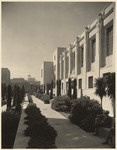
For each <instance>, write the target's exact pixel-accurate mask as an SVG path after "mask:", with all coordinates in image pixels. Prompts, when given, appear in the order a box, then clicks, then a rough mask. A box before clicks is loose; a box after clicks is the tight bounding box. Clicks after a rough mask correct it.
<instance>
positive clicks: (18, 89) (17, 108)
mask: <svg viewBox="0 0 117 150" xmlns="http://www.w3.org/2000/svg"><path fill="white" fill-rule="evenodd" d="M20 104H21V93H20V87H19V86H17V102H16V110H17V111H20V110H21V105H20Z"/></svg>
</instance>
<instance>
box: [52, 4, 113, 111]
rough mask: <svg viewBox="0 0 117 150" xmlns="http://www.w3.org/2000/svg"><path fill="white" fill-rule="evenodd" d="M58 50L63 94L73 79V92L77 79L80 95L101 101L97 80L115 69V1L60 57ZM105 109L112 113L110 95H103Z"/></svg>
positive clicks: (56, 57)
mask: <svg viewBox="0 0 117 150" xmlns="http://www.w3.org/2000/svg"><path fill="white" fill-rule="evenodd" d="M57 52H58V51H55V52H54V54H53V63H54V76H55V81H57V80H58V79H61V94H67V91H68V79H69V78H70V79H71V87H72V91H73V81H74V79H76V80H77V97H81V93H82V94H83V95H86V96H89V97H91V98H92V99H96V100H99V101H100V98H99V97H98V96H96V95H95V94H94V92H95V87H94V83H95V79H96V78H99V77H103V76H106V75H108V73H109V72H115V3H109V5H108V6H107V7H106V8H104V9H103V10H102V11H101V12H100V14H99V15H98V16H97V17H96V18H95V19H94V20H93V21H92V22H91V23H90V24H89V25H88V26H87V27H86V28H85V30H84V32H82V33H81V34H80V35H78V37H77V38H76V41H74V42H73V43H72V44H70V46H69V47H68V48H66V49H65V50H64V51H61V52H62V53H61V54H60V56H59V55H58V53H57ZM56 90H57V89H56V88H55V91H56ZM55 93H57V92H55ZM72 94H73V93H72ZM103 108H104V109H106V110H110V112H111V114H112V112H113V111H112V105H111V100H110V98H109V97H104V98H103Z"/></svg>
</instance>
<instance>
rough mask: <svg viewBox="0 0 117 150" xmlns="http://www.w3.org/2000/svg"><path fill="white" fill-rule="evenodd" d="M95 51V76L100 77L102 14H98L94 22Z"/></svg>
mask: <svg viewBox="0 0 117 150" xmlns="http://www.w3.org/2000/svg"><path fill="white" fill-rule="evenodd" d="M96 30H97V31H96V53H95V73H96V76H95V78H98V77H100V63H101V62H100V54H101V51H102V46H101V45H102V14H99V16H98V18H97V22H96Z"/></svg>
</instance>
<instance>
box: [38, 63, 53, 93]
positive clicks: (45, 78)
mask: <svg viewBox="0 0 117 150" xmlns="http://www.w3.org/2000/svg"><path fill="white" fill-rule="evenodd" d="M40 72H41V78H40V84H41V87H42V88H43V90H44V88H45V91H46V92H47V84H50V83H51V82H52V81H53V62H50V61H44V62H43V64H42V65H41V70H40Z"/></svg>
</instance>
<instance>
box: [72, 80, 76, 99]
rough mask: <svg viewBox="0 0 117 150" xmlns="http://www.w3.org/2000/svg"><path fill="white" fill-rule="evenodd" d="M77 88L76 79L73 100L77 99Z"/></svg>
mask: <svg viewBox="0 0 117 150" xmlns="http://www.w3.org/2000/svg"><path fill="white" fill-rule="evenodd" d="M76 86H77V80H76V79H74V81H73V99H76V98H77V88H76Z"/></svg>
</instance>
